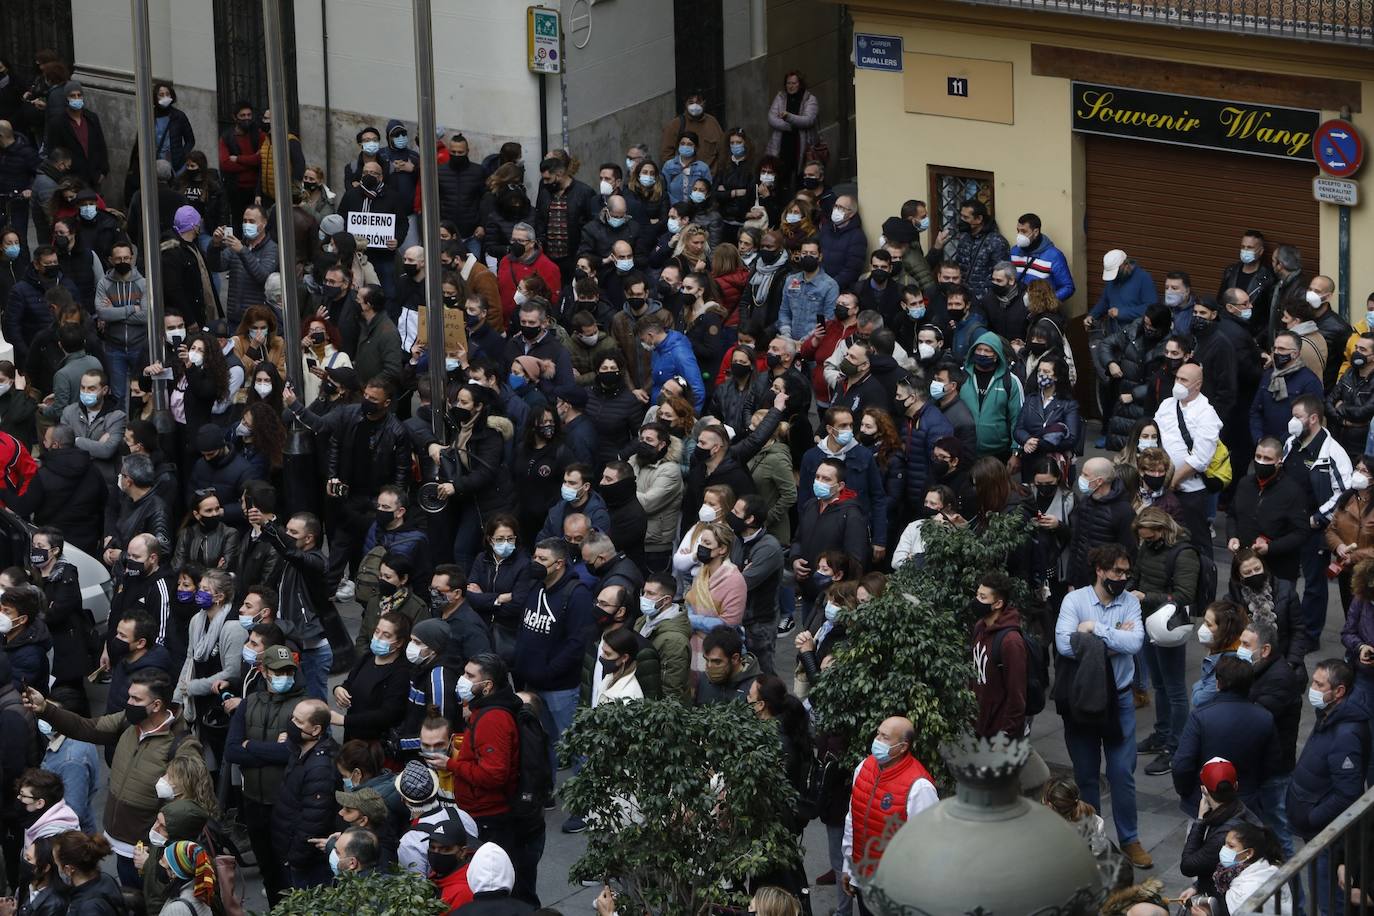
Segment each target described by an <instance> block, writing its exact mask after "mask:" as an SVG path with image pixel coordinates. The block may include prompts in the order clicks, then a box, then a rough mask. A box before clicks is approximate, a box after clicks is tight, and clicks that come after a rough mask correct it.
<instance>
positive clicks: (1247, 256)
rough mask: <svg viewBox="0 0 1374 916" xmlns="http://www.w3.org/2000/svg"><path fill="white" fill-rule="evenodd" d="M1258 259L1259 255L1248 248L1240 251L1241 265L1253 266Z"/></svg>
mask: <svg viewBox="0 0 1374 916" xmlns="http://www.w3.org/2000/svg"><path fill="white" fill-rule="evenodd" d="M1257 257H1258V255H1256V254H1255V253H1254V252H1253V251H1251V250H1250V249H1248V248H1242V249H1241V250H1240V263H1242V264H1253V263H1255V259H1256V258H1257Z"/></svg>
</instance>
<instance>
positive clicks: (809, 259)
mask: <svg viewBox="0 0 1374 916" xmlns="http://www.w3.org/2000/svg"><path fill="white" fill-rule="evenodd" d="M797 266H798V267H800V268H801V269H802V270H804V271H806V272H807V273H814V272H815V271H816V269H817V268H818V267H820V266H821V259H820V258H818V257H816V256H815V255H813V254H804V255H802V256H801V257H800V258H798V259H797Z"/></svg>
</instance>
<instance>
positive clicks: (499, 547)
mask: <svg viewBox="0 0 1374 916" xmlns="http://www.w3.org/2000/svg"><path fill="white" fill-rule="evenodd" d="M491 552H492V553H494V554H496V556H497V557H499V558H500V559H502V560H505V559H508V558H509V557H510V555H511V554H513V553H515V544H513V543H511V542H510V541H498V542H496V543H495V544H492V545H491Z"/></svg>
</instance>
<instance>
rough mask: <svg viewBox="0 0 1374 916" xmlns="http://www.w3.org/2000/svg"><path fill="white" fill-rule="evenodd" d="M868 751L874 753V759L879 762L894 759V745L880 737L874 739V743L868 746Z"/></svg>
mask: <svg viewBox="0 0 1374 916" xmlns="http://www.w3.org/2000/svg"><path fill="white" fill-rule="evenodd" d="M868 751H869V753H871V754H872V755H873V759H874V760H876V761H878V762H879V763H887V762H888V761H889V760H891V759H892V746H891V745H889V744H887V743H886V742H884V741H881V740H879V739H878V738H874V739H873V743H872V744H870V745H869V746H868Z"/></svg>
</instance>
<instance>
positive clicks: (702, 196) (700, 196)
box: [688, 191, 706, 204]
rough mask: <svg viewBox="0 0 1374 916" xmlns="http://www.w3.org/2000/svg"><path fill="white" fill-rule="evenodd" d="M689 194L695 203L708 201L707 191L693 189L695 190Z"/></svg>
mask: <svg viewBox="0 0 1374 916" xmlns="http://www.w3.org/2000/svg"><path fill="white" fill-rule="evenodd" d="M688 196H689V197H691V198H692V203H694V204H704V203H706V192H705V191H693V192H692V193H691V194H690V195H688Z"/></svg>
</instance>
